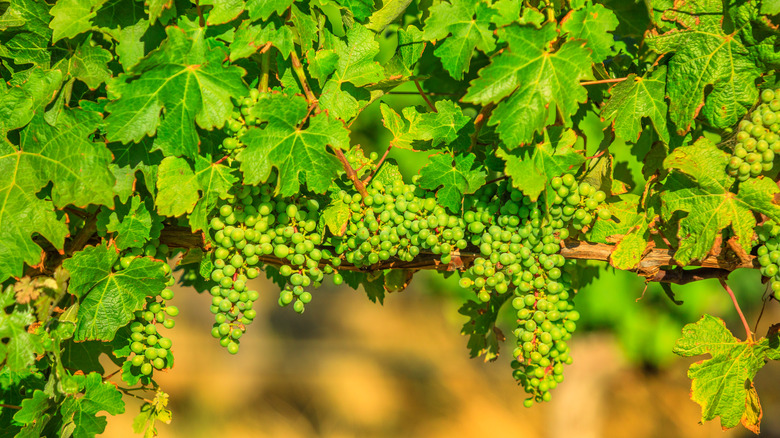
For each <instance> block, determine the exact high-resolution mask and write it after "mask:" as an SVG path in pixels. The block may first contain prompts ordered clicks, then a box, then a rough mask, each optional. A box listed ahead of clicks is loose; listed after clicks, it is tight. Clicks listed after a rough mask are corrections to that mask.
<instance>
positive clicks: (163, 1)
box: [145, 0, 175, 24]
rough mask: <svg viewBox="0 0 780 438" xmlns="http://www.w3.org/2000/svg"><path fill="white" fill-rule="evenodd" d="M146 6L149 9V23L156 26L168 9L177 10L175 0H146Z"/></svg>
mask: <svg viewBox="0 0 780 438" xmlns="http://www.w3.org/2000/svg"><path fill="white" fill-rule="evenodd" d="M145 3H146V6H148V7H149V21H150V22H151V23H152V24H154V22H155V21H157V19H159V18H160V16H161V15H162V14H163V13H164V12H165V10H166V9H170V8H172V7H174V8H175V4H174V3H173V0H146V2H145Z"/></svg>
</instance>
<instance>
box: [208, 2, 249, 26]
mask: <svg viewBox="0 0 780 438" xmlns="http://www.w3.org/2000/svg"><path fill="white" fill-rule="evenodd" d="M200 5H201V6H206V5H210V6H213V7H212V8H211V10H210V11H209V13H208V18H207V19H206V23H207V24H209V25H212V26H213V25H217V24H222V23H227V22H228V21H232V20H234V19H236V18H238V16H239V15H241V13H242V12H244V0H200Z"/></svg>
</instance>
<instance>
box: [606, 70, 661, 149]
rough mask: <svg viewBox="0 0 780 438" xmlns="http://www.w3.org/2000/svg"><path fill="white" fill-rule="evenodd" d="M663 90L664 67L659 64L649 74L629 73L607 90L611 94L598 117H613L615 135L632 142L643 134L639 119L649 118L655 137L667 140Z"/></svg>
mask: <svg viewBox="0 0 780 438" xmlns="http://www.w3.org/2000/svg"><path fill="white" fill-rule="evenodd" d="M665 90H666V66H661V67H659V68H658V70H656V71H655V72H653V74H652V77H647V76H645V77H639V76H636V75H634V74H630V75H628V77H627V78H626V80H625V81H623V82H620V83H619V84H617V85H615V86H614V87H612V88H611V89H610V90H609V91H610V93H611V94H612V95H611V96H610V98H609V101H608V102H607V104H606V105H604V108H603V109H602V110H601V117H602V118H603V119H604V120H612V128H613V129H614V130H615V134H617V135H618V136H619V137H621V138H623V139H626V140H628V141H632V142H635V141H636V140H638V139H639V135H640V134H641V133H642V118H643V117H648V118H650V120H651V121H652V122H653V126H654V127H655V131H656V132H657V133H658V136H659V137H660V138H661V139H662V140H664V142H667V143H668V142H669V131H668V129H667V127H666V114H667V113H668V111H669V108H668V106H667V105H666V101H665V100H664V96H665Z"/></svg>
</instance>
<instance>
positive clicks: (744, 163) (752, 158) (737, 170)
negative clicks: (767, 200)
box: [727, 89, 780, 181]
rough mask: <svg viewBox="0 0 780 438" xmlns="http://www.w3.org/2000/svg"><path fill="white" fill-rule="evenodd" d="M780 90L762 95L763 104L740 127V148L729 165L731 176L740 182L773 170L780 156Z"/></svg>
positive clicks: (738, 138) (738, 143)
mask: <svg viewBox="0 0 780 438" xmlns="http://www.w3.org/2000/svg"><path fill="white" fill-rule="evenodd" d="M778 133H780V89H778V90H769V89H767V90H764V91H762V92H761V104H760V105H759V106H758V107H757V108H755V109H754V110H753V111H752V112H751V113H750V118H749V120H748V119H746V120H743V121H741V122H740V123H739V131H738V132H737V136H736V140H737V144H736V145H735V146H734V152H733V155H732V157H731V159H730V160H729V163H728V166H727V167H728V173H729V175H731V176H733V177H736V178H737V179H738V180H739V181H746V180H747V179H748V178H750V177H756V176H758V175H760V174H761V172H765V171H769V170H771V169H772V166H773V163H774V160H775V155H776V154H778V153H780V134H778Z"/></svg>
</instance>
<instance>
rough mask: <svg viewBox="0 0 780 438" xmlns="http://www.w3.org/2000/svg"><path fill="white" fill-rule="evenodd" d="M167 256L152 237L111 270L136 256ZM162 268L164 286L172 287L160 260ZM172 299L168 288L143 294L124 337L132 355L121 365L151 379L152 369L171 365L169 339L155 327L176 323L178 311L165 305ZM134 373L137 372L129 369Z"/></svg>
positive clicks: (169, 272)
mask: <svg viewBox="0 0 780 438" xmlns="http://www.w3.org/2000/svg"><path fill="white" fill-rule="evenodd" d="M168 255H169V249H168V246H167V245H165V244H161V243H160V241H159V240H158V239H152V240H151V241H150V242H149V243H148V244H147V245H146V246H144V247H143V248H131V249H129V250H128V251H127V252H126V255H124V256H123V257H120V259H119V262H118V263H117V265H116V266H115V267H114V269H115V270H118V271H119V270H123V269H127V268H128V267H129V266H130V263H131V262H132V260H133V259H134V258H136V257H143V256H147V257H155V258H158V259H162V260H167V258H168ZM162 270H163V272H164V273H165V275H166V276H167V282H166V286H172V285H173V284H174V282H175V280H174V278H173V276H172V275H171V267H170V266H169V265H168V264H167V263H164V264H163V265H162ZM171 299H173V291H172V290H171V289H168V288H166V289H163V290H162V291H161V292H160V294H159V295H157V296H152V297H146V302H145V304H144V308H143V309H142V310H138V311H136V312H135V314H134V316H135V318H134V319H133V321H132V322H131V323H130V337H129V339H128V342H129V347H130V351H131V352H132V353H133V355H132V356H130V357H128V358H127V361H126V362H125V367H128V366H129V367H132V368H133V369H134V370H135V371H140V374H141V375H143V376H144V377H146V378H151V377H152V373H153V371H154V370H163V369H167V368H171V367H172V366H173V354H172V352H171V346H172V345H173V344H172V342H171V340H170V338H167V337H165V336H163V335H162V334H161V333H160V332H159V328H158V326H162V327H164V328H166V329H172V328H173V327H174V326H175V325H176V323H175V321H174V320H173V319H172V318H173V317H175V316H177V315H178V314H179V309H178V308H177V307H176V306H172V305H169V304H168V301H170V300H171ZM133 374H136V375H137V374H138V372H133Z"/></svg>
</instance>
